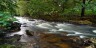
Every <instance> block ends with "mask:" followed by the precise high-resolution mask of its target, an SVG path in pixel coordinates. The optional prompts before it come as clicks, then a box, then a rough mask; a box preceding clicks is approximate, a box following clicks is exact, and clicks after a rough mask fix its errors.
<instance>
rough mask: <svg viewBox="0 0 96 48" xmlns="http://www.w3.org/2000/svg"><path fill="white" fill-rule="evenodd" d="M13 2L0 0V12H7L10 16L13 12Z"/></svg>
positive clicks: (11, 0) (13, 0) (14, 3)
mask: <svg viewBox="0 0 96 48" xmlns="http://www.w3.org/2000/svg"><path fill="white" fill-rule="evenodd" d="M15 7H17V6H16V2H15V0H0V11H2V12H9V13H10V14H11V15H12V14H14V12H15Z"/></svg>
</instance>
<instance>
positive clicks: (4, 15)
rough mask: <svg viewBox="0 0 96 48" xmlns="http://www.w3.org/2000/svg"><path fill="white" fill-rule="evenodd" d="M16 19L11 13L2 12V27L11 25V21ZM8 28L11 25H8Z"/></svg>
mask: <svg viewBox="0 0 96 48" xmlns="http://www.w3.org/2000/svg"><path fill="white" fill-rule="evenodd" d="M15 20H16V19H15V18H13V17H12V16H11V15H10V14H9V13H6V12H0V26H1V27H7V26H9V25H11V23H12V22H13V21H15ZM7 28H9V27H7Z"/></svg>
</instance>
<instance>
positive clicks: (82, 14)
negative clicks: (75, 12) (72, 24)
mask: <svg viewBox="0 0 96 48" xmlns="http://www.w3.org/2000/svg"><path fill="white" fill-rule="evenodd" d="M85 1H86V0H82V2H83V5H85ZM83 5H82V10H81V17H83V16H84V15H85V6H83Z"/></svg>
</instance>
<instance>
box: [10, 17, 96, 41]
mask: <svg viewBox="0 0 96 48" xmlns="http://www.w3.org/2000/svg"><path fill="white" fill-rule="evenodd" d="M15 18H16V19H17V20H18V21H15V22H18V23H21V24H22V25H21V27H20V28H21V30H20V31H18V32H14V33H11V34H10V36H14V35H15V34H19V35H23V36H22V37H21V40H20V41H21V42H26V41H30V40H31V39H30V38H31V37H28V36H27V35H26V32H25V31H26V30H29V31H32V32H34V34H36V33H37V32H46V33H54V34H55V33H57V34H59V33H61V32H66V33H68V34H67V35H66V36H79V37H80V38H90V37H96V27H92V26H87V25H74V24H69V23H65V22H64V23H60V22H48V21H44V20H37V19H29V18H26V17H15Z"/></svg>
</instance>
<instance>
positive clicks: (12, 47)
mask: <svg viewBox="0 0 96 48" xmlns="http://www.w3.org/2000/svg"><path fill="white" fill-rule="evenodd" d="M0 48H15V47H14V46H13V45H9V44H4V45H0Z"/></svg>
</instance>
